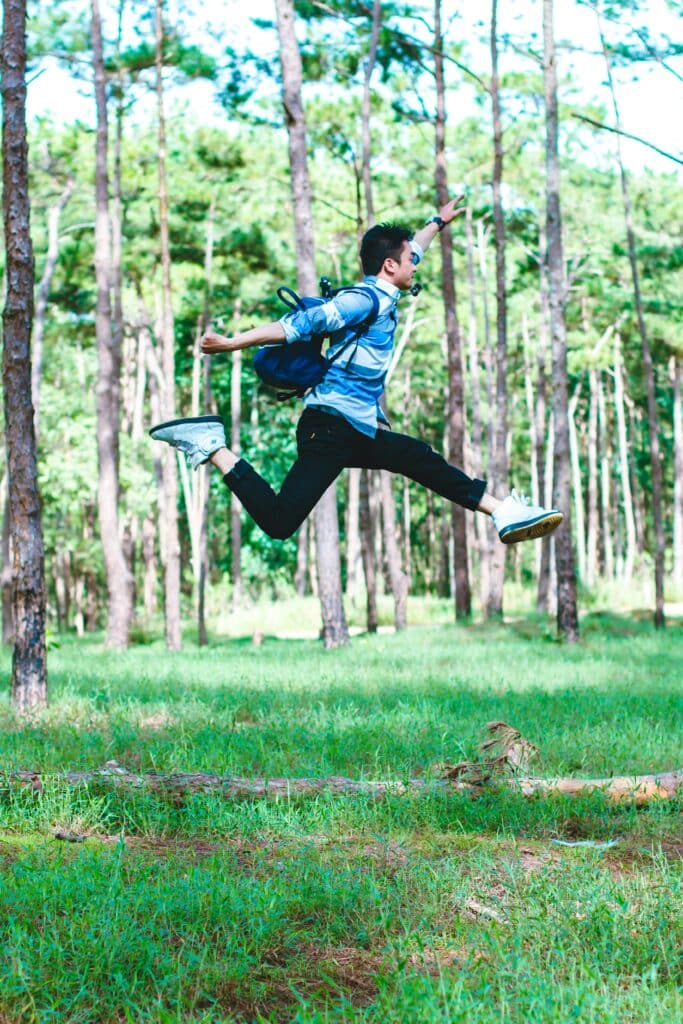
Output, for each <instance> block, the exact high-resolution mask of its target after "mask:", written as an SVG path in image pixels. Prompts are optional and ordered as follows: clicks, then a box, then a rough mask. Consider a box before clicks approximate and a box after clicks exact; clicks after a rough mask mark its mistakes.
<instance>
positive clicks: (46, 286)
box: [31, 178, 76, 438]
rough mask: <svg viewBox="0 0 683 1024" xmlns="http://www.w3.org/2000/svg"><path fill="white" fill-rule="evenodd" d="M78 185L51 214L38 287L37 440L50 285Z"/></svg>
mask: <svg viewBox="0 0 683 1024" xmlns="http://www.w3.org/2000/svg"><path fill="white" fill-rule="evenodd" d="M75 186H76V182H75V181H74V179H73V178H69V180H68V181H67V183H66V185H65V186H64V189H63V191H62V194H61V195H60V197H59V199H58V200H57V202H56V203H55V204H54V206H51V207H50V209H49V211H48V214H47V256H46V258H45V267H44V268H43V276H42V277H41V279H40V284H39V285H38V295H37V297H36V312H35V317H34V319H33V337H32V338H31V397H32V399H33V421H34V424H35V431H36V438H38V437H39V435H40V385H41V381H42V378H43V335H44V333H45V316H46V313H47V300H48V298H49V295H50V285H51V284H52V278H53V276H54V272H55V268H56V266H57V257H58V255H59V220H60V217H61V215H62V211H63V210H64V207H65V206H66V204H67V203H68V202H69V199H70V198H71V196H72V194H73V190H74V188H75Z"/></svg>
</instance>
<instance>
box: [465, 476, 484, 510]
mask: <svg viewBox="0 0 683 1024" xmlns="http://www.w3.org/2000/svg"><path fill="white" fill-rule="evenodd" d="M485 493H486V480H476V479H475V480H472V482H471V483H470V489H469V491H468V494H467V497H466V499H465V501H463V505H464V507H465V508H468V509H470V510H471V511H472V512H476V511H477V509H478V508H479V503H480V501H481V499H482V498H483V496H484V494H485Z"/></svg>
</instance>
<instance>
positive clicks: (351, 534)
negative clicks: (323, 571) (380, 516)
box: [346, 467, 361, 603]
mask: <svg viewBox="0 0 683 1024" xmlns="http://www.w3.org/2000/svg"><path fill="white" fill-rule="evenodd" d="M360 474H361V470H360V469H357V468H355V467H353V468H351V469H350V470H349V487H348V495H347V500H346V596H347V598H348V599H349V600H350V601H351V602H352V603H353V602H355V600H356V598H357V596H358V584H359V573H358V569H359V566H360V559H361V552H360Z"/></svg>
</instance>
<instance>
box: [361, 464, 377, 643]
mask: <svg viewBox="0 0 683 1024" xmlns="http://www.w3.org/2000/svg"><path fill="white" fill-rule="evenodd" d="M371 483H372V481H371V477H370V470H369V469H362V470H361V474H360V499H359V500H360V550H361V558H362V560H363V572H364V574H365V602H366V608H365V619H366V629H367V631H368V633H376V632H377V626H378V623H379V617H378V613H377V559H376V557H375V545H374V536H375V524H374V516H373V509H372V502H371V501H370V488H371Z"/></svg>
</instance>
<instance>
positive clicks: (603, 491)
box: [597, 373, 614, 580]
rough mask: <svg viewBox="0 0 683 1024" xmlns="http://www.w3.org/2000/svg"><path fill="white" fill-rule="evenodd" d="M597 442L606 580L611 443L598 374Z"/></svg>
mask: <svg viewBox="0 0 683 1024" xmlns="http://www.w3.org/2000/svg"><path fill="white" fill-rule="evenodd" d="M597 383H598V444H599V446H600V511H601V522H602V552H603V556H602V557H603V571H604V574H605V576H606V577H607V579H608V580H612V579H614V545H613V543H612V521H611V520H612V445H611V443H610V432H609V424H608V423H607V403H606V402H605V390H604V388H603V384H602V374H601V373H600V374H599V375H598V382H597Z"/></svg>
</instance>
